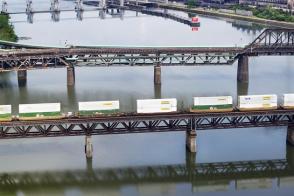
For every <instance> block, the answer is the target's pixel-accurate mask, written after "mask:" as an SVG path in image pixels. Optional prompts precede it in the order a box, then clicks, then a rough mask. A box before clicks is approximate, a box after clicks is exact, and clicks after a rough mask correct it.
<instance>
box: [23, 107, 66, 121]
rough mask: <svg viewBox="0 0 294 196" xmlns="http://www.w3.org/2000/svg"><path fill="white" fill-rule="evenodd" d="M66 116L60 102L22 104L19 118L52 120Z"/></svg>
mask: <svg viewBox="0 0 294 196" xmlns="http://www.w3.org/2000/svg"><path fill="white" fill-rule="evenodd" d="M63 117H64V116H63V115H62V114H61V106H60V103H38V104H20V105H19V115H18V119H19V120H50V119H60V118H63Z"/></svg>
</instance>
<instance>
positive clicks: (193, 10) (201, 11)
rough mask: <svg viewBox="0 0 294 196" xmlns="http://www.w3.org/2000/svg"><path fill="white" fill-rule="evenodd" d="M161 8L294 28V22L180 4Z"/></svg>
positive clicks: (161, 5) (160, 5)
mask: <svg viewBox="0 0 294 196" xmlns="http://www.w3.org/2000/svg"><path fill="white" fill-rule="evenodd" d="M159 7H161V8H166V9H172V10H177V11H184V12H191V13H195V14H201V15H209V16H216V17H224V18H231V19H236V20H244V21H249V22H256V23H260V24H265V25H267V26H276V27H282V28H294V23H293V22H283V21H276V20H267V19H263V18H257V17H255V16H241V15H237V14H230V13H222V12H218V11H216V10H208V9H203V8H187V7H186V6H185V5H179V4H177V5H165V4H159Z"/></svg>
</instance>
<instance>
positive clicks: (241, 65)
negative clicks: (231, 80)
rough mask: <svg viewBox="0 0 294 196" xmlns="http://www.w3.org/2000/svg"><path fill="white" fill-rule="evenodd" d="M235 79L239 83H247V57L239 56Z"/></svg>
mask: <svg viewBox="0 0 294 196" xmlns="http://www.w3.org/2000/svg"><path fill="white" fill-rule="evenodd" d="M237 79H238V81H240V82H248V80H249V67H248V56H245V55H241V56H240V57H239V59H238V73H237Z"/></svg>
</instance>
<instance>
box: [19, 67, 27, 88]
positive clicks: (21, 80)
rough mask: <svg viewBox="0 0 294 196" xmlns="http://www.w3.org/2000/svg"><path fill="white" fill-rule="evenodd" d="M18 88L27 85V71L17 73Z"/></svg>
mask: <svg viewBox="0 0 294 196" xmlns="http://www.w3.org/2000/svg"><path fill="white" fill-rule="evenodd" d="M17 79H18V86H25V85H26V84H27V70H18V71H17Z"/></svg>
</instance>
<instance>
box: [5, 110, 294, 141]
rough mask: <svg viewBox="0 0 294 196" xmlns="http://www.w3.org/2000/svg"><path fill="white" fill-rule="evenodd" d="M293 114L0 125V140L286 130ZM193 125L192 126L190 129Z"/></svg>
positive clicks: (194, 115) (129, 116)
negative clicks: (207, 131) (252, 128)
mask: <svg viewBox="0 0 294 196" xmlns="http://www.w3.org/2000/svg"><path fill="white" fill-rule="evenodd" d="M292 124H294V110H272V111H252V112H239V111H235V112H228V113H189V112H188V113H168V114H146V115H139V114H122V115H118V116H106V117H102V116H101V117H95V118H94V117H88V118H64V119H57V120H37V121H11V122H1V123H0V139H8V138H29V137H57V136H77V135H104V134H124V133H142V132H151V133H155V132H170V131H186V130H187V129H191V130H192V129H193V128H195V129H197V130H207V129H228V128H247V127H268V126H288V125H292ZM191 125H192V126H191Z"/></svg>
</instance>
